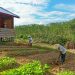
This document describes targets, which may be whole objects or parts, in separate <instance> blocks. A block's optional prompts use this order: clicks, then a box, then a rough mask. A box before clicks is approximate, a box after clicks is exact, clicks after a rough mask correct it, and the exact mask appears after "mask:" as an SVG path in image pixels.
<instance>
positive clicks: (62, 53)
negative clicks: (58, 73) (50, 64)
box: [58, 44, 66, 64]
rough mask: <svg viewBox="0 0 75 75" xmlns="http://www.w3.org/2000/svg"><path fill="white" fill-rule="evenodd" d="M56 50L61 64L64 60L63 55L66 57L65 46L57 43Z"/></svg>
mask: <svg viewBox="0 0 75 75" xmlns="http://www.w3.org/2000/svg"><path fill="white" fill-rule="evenodd" d="M58 50H59V60H60V61H61V63H62V64H63V63H64V62H65V57H66V48H64V46H62V45H60V44H59V45H58Z"/></svg>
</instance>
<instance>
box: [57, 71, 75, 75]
mask: <svg viewBox="0 0 75 75" xmlns="http://www.w3.org/2000/svg"><path fill="white" fill-rule="evenodd" d="M57 75H75V72H72V71H62V72H60V73H58V74H57Z"/></svg>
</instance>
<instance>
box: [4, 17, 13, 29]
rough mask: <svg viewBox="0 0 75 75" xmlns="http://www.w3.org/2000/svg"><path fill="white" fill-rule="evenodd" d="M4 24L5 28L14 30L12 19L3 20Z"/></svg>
mask: <svg viewBox="0 0 75 75" xmlns="http://www.w3.org/2000/svg"><path fill="white" fill-rule="evenodd" d="M4 23H5V25H6V28H10V29H13V28H14V23H13V17H10V18H7V19H5V22H4Z"/></svg>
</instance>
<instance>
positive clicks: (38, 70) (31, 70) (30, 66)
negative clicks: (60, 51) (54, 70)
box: [1, 61, 49, 75]
mask: <svg viewBox="0 0 75 75" xmlns="http://www.w3.org/2000/svg"><path fill="white" fill-rule="evenodd" d="M48 68H49V67H48V66H47V65H46V64H45V65H44V66H42V65H41V63H40V62H39V61H33V62H32V63H27V64H25V65H23V66H21V67H19V68H18V69H12V70H9V71H4V72H2V73H1V75H44V74H45V72H47V70H48Z"/></svg>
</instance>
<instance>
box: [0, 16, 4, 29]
mask: <svg viewBox="0 0 75 75" xmlns="http://www.w3.org/2000/svg"><path fill="white" fill-rule="evenodd" d="M0 28H4V20H3V18H2V17H0Z"/></svg>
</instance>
